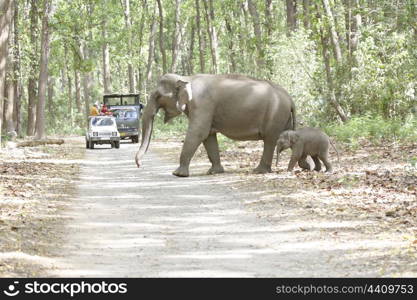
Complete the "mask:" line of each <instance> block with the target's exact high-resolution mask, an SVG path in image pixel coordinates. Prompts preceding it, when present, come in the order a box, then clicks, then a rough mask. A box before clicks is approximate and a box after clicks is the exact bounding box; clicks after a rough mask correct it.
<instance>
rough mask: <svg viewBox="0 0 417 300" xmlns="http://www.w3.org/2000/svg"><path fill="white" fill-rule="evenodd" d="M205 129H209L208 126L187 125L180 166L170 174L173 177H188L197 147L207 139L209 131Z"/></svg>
mask: <svg viewBox="0 0 417 300" xmlns="http://www.w3.org/2000/svg"><path fill="white" fill-rule="evenodd" d="M206 128H209V126H203V125H201V124H200V126H196V125H195V124H190V125H189V127H188V131H187V135H186V136H185V140H184V145H183V146H182V150H181V156H180V166H179V167H178V168H177V169H176V170H175V171H174V172H173V173H172V174H173V175H175V176H179V177H188V176H189V167H190V161H191V158H192V157H193V156H194V153H195V151H196V150H197V148H198V146H200V144H201V143H202V142H203V141H204V140H205V139H207V136H208V134H209V130H208V129H206Z"/></svg>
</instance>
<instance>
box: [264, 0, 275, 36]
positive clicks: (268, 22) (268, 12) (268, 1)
mask: <svg viewBox="0 0 417 300" xmlns="http://www.w3.org/2000/svg"><path fill="white" fill-rule="evenodd" d="M273 22H274V21H273V18H272V0H265V27H266V36H267V37H268V38H270V37H271V35H272V30H273V24H274V23H273Z"/></svg>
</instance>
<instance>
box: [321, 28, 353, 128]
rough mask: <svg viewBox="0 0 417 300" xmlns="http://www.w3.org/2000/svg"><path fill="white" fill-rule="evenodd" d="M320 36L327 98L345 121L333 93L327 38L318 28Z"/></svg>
mask: <svg viewBox="0 0 417 300" xmlns="http://www.w3.org/2000/svg"><path fill="white" fill-rule="evenodd" d="M320 38H321V44H322V54H323V60H324V67H325V71H326V80H327V88H328V91H329V100H330V103H331V105H332V106H333V107H334V109H335V110H336V113H337V114H338V116H339V117H340V119H341V120H342V122H343V123H345V122H347V121H348V118H347V116H346V113H345V112H344V110H343V108H342V107H341V106H340V104H339V100H338V99H337V96H336V93H335V88H334V83H333V76H332V72H331V67H330V54H329V47H328V41H327V38H326V37H325V36H324V32H323V30H320Z"/></svg>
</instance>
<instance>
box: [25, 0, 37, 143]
mask: <svg viewBox="0 0 417 300" xmlns="http://www.w3.org/2000/svg"><path fill="white" fill-rule="evenodd" d="M37 10H38V8H37V0H31V1H30V12H29V16H30V44H31V45H32V47H33V52H32V53H31V63H30V70H29V72H30V73H29V79H28V124H27V130H26V133H27V135H29V136H32V135H34V134H35V122H36V102H37V97H38V95H37V84H36V77H37V75H36V70H39V68H38V55H37V52H38V41H37V34H36V31H37V28H38V13H37Z"/></svg>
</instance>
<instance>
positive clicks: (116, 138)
mask: <svg viewBox="0 0 417 300" xmlns="http://www.w3.org/2000/svg"><path fill="white" fill-rule="evenodd" d="M90 140H91V141H92V142H99V143H103V144H105V143H113V142H119V141H120V137H119V136H112V137H97V136H93V137H91V138H90Z"/></svg>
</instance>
